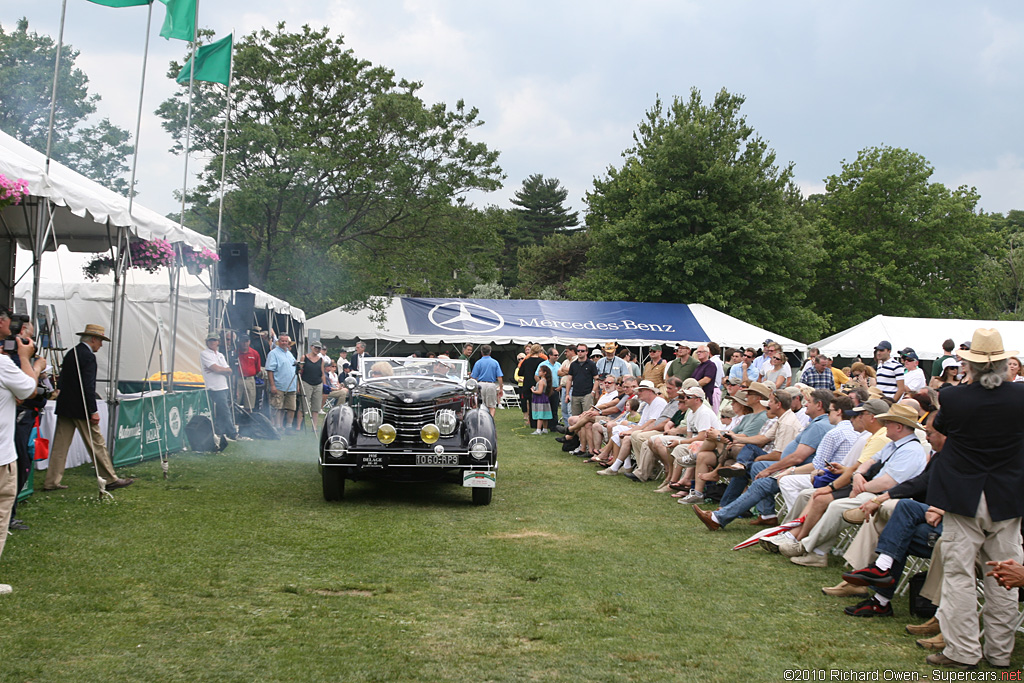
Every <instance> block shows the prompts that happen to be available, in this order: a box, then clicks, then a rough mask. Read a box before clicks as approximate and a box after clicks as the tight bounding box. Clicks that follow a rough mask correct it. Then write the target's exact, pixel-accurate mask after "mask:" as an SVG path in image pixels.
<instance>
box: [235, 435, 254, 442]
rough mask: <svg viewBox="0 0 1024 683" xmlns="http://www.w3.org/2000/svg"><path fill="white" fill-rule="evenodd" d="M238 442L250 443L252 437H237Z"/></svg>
mask: <svg viewBox="0 0 1024 683" xmlns="http://www.w3.org/2000/svg"><path fill="white" fill-rule="evenodd" d="M238 440H239V441H252V437H251V436H240V437H238Z"/></svg>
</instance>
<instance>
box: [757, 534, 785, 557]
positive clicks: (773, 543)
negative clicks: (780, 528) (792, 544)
mask: <svg viewBox="0 0 1024 683" xmlns="http://www.w3.org/2000/svg"><path fill="white" fill-rule="evenodd" d="M758 543H759V544H760V546H761V547H762V548H764V549H765V550H766V551H767V552H770V553H776V554H778V552H779V546H780V545H782V544H783V543H789V541H788V540H786V537H785V536H783V535H782V534H775V535H774V536H764V537H762V538H761V539H760V540H758Z"/></svg>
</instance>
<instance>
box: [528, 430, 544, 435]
mask: <svg viewBox="0 0 1024 683" xmlns="http://www.w3.org/2000/svg"><path fill="white" fill-rule="evenodd" d="M543 433H544V432H542V431H540V430H539V429H534V430H533V431H532V432H530V434H531V435H537V434H543Z"/></svg>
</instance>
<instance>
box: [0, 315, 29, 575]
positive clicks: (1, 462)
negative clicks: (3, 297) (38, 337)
mask: <svg viewBox="0 0 1024 683" xmlns="http://www.w3.org/2000/svg"><path fill="white" fill-rule="evenodd" d="M23 322H24V321H23V320H18V321H15V326H16V327H20V326H19V325H18V323H23ZM11 324H12V320H11V314H10V312H9V311H7V309H6V308H3V307H0V339H2V340H3V354H0V554H2V553H3V550H4V543H5V542H6V541H7V525H8V523H9V522H10V519H11V507H12V506H13V505H14V499H15V498H16V497H17V496H18V469H17V461H18V452H17V450H16V449H15V447H14V420H15V410H16V408H15V406H16V402H17V401H19V400H24V399H27V398H30V397H32V396H33V395H34V394H35V391H36V383H37V382H38V380H39V371H38V369H37V368H38V363H37V364H36V365H35V366H33V365H32V354H33V353H34V352H35V345H34V344H33V343H32V341H31V340H26V339H24V338H21V337H14V336H13V335H12V334H11ZM19 332H20V329H19ZM10 592H11V587H10V586H9V585H7V584H0V595H2V594H5V593H10Z"/></svg>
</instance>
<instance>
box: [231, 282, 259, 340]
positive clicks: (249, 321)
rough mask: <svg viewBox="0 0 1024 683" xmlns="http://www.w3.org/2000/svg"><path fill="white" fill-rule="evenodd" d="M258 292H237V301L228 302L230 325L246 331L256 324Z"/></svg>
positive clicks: (234, 328) (233, 328) (235, 328)
mask: <svg viewBox="0 0 1024 683" xmlns="http://www.w3.org/2000/svg"><path fill="white" fill-rule="evenodd" d="M255 308H256V294H255V293H253V292H235V303H233V304H228V327H230V328H231V329H232V330H238V331H239V332H244V331H245V330H248V329H249V328H251V327H252V326H253V325H255V324H256V322H255V320H254V310H255Z"/></svg>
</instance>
